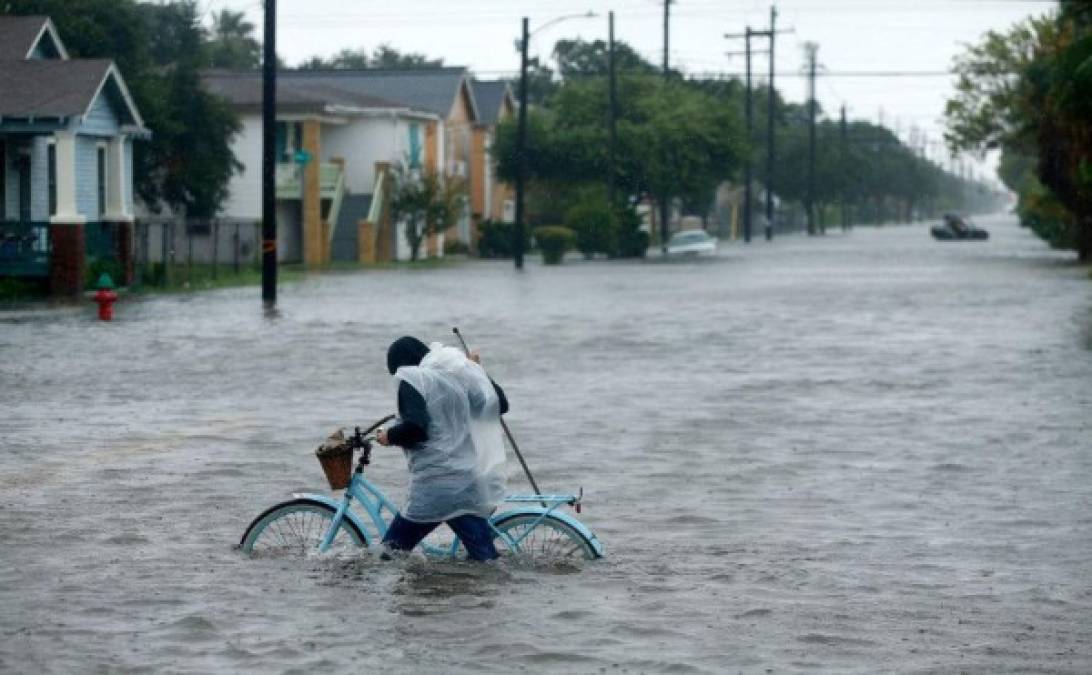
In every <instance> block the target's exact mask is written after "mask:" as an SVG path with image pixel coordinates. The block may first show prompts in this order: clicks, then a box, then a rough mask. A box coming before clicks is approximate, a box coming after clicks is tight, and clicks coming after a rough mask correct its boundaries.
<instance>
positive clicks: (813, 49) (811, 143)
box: [804, 42, 819, 236]
mask: <svg viewBox="0 0 1092 675" xmlns="http://www.w3.org/2000/svg"><path fill="white" fill-rule="evenodd" d="M804 51H805V52H806V54H807V58H808V197H807V205H806V206H807V211H808V213H807V216H808V235H809V236H813V235H815V234H816V231H815V230H816V228H815V115H816V102H815V57H816V54H817V53H818V52H819V45H818V44H816V43H814V42H807V43H805V44H804Z"/></svg>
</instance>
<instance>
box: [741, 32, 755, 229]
mask: <svg viewBox="0 0 1092 675" xmlns="http://www.w3.org/2000/svg"><path fill="white" fill-rule="evenodd" d="M744 41H745V44H746V45H747V46H746V51H747V112H746V119H747V157H746V160H745V161H744V163H743V241H744V242H745V243H748V244H749V243H751V222H752V213H751V208H752V204H751V201H752V197H751V180H752V179H753V176H752V175H751V174H752V172H753V171H754V169H753V168H752V166H751V164H752V163H753V161H754V153H753V152H751V140H752V139H753V138H754V134H755V120H754V111H753V110H752V108H753V107H754V105H753V101H752V95H751V27H750V26H747V30H746V31H745V32H744Z"/></svg>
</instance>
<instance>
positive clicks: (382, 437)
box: [375, 429, 391, 446]
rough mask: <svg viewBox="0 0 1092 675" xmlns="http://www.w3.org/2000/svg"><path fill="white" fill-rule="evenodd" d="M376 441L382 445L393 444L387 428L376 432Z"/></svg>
mask: <svg viewBox="0 0 1092 675" xmlns="http://www.w3.org/2000/svg"><path fill="white" fill-rule="evenodd" d="M375 442H376V443H378V444H380V445H382V446H389V445H390V444H391V442H390V439H388V438H387V430H386V429H379V430H377V431H376V432H375Z"/></svg>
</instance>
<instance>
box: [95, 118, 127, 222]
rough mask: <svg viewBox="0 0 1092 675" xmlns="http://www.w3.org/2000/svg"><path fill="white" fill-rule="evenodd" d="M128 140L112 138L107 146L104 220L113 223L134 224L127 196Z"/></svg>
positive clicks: (122, 137)
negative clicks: (126, 155)
mask: <svg viewBox="0 0 1092 675" xmlns="http://www.w3.org/2000/svg"><path fill="white" fill-rule="evenodd" d="M125 144H126V138H125V137H124V136H118V137H115V138H111V139H110V142H109V144H108V145H107V146H106V213H104V214H103V216H102V219H103V220H105V221H109V222H113V223H121V222H132V220H133V213H132V210H131V208H130V206H129V203H128V201H129V200H128V199H126V195H127V193H128V189H129V184H128V180H127V176H126V171H125Z"/></svg>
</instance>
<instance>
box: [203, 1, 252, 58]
mask: <svg viewBox="0 0 1092 675" xmlns="http://www.w3.org/2000/svg"><path fill="white" fill-rule="evenodd" d="M254 29H255V27H254V24H252V23H251V22H249V21H247V20H246V14H245V13H244V12H232V11H231V10H228V9H222V10H220V12H219V13H218V14H215V15H213V17H212V30H211V31H210V33H211V36H210V40H209V42H208V44H207V46H206V49H205V51H206V54H207V56H206V62H207V63H208V64H209V65H210V66H212V67H213V68H233V69H245V70H255V69H257V68H258V67H259V66H261V65H262V45H261V43H260V42H258V41H257V40H256V39H255V38H254Z"/></svg>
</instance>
